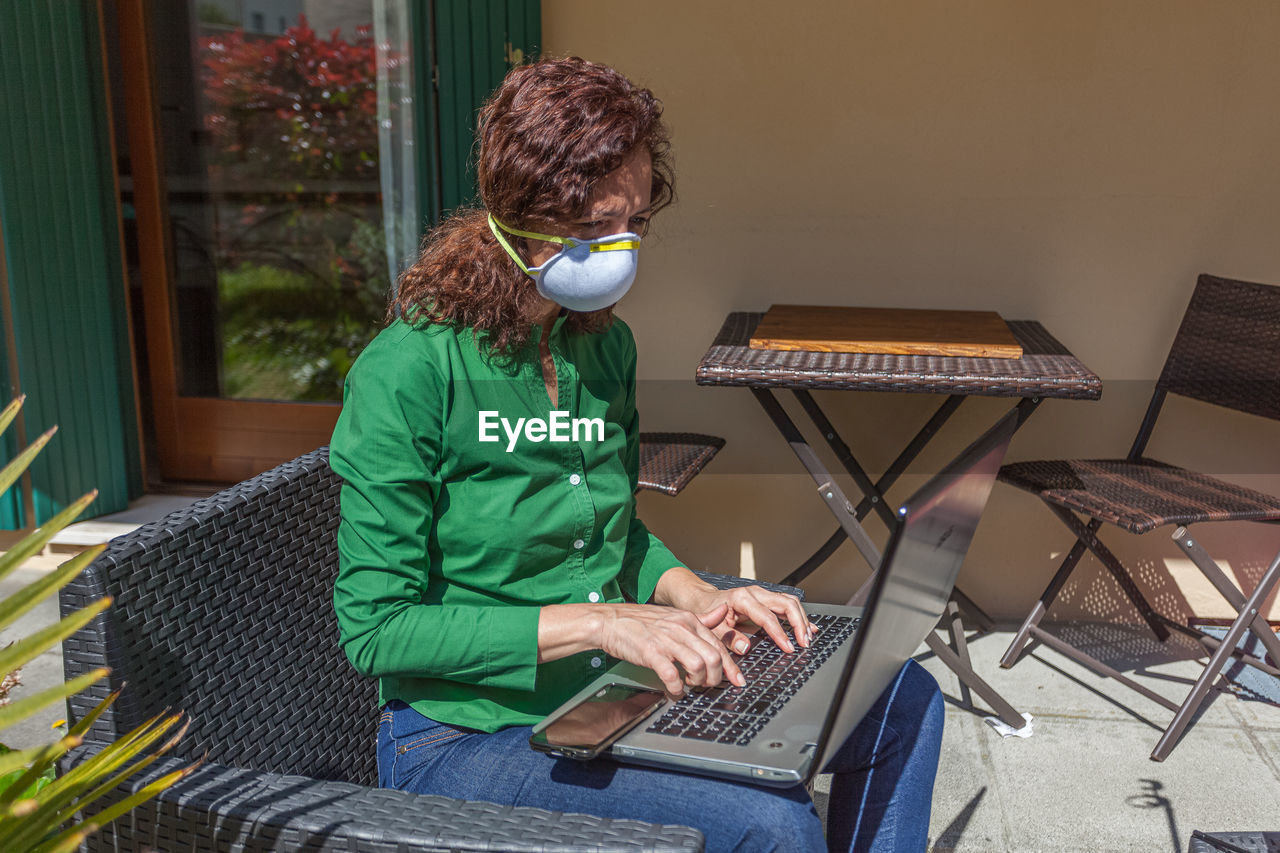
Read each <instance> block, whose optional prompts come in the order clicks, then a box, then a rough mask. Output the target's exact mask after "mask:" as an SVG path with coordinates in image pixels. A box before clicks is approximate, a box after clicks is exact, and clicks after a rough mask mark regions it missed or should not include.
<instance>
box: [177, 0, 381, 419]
mask: <svg viewBox="0 0 1280 853" xmlns="http://www.w3.org/2000/svg"><path fill="white" fill-rule="evenodd" d="M303 8H304V3H303V2H301V0H295V1H294V2H288V0H199V2H197V1H196V0H188V2H187V3H186V4H178V3H173V4H170V3H161V4H155V5H154V6H153V9H154V14H155V20H154V22H153V25H154V27H155V29H154V32H155V33H156V42H157V44H156V49H157V54H158V57H159V61H158V73H157V77H158V79H157V81H156V82H157V87H158V90H159V93H160V98H161V113H160V114H161V124H162V128H161V132H162V145H163V150H164V158H165V171H166V181H167V189H168V193H169V196H168V204H169V216H170V225H171V235H172V244H173V252H174V265H175V282H174V304H175V317H174V324H175V328H176V330H177V335H178V340H179V353H178V361H179V393H180V394H181V395H183V396H204V397H226V398H241V399H273V400H311V401H337V400H341V396H342V379H343V377H344V376H345V375H346V372H347V369H348V368H349V367H350V364H351V361H352V360H353V359H354V358H355V356H356V355H357V354H358V353H359V351H360V350H361V349H362V348H363V346H364V345H365V343H367V342H368V341H369V340H370V339H371V338H372V336H373V335H374V334H376V332H377V330H378V329H379V328H380V322H381V318H382V316H383V312H384V310H385V307H386V295H387V292H388V288H389V282H388V275H387V263H386V257H387V255H386V245H385V240H384V236H383V223H382V207H381V194H380V189H379V176H378V128H377V74H376V51H375V47H374V39H373V32H372V20H373V2H372V0H344V2H335V3H324V4H320V3H306V4H305V8H306V9H307V12H308V13H309V17H308V15H304V14H303V11H302V10H303ZM166 42H167V44H166Z"/></svg>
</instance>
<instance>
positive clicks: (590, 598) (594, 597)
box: [587, 592, 600, 604]
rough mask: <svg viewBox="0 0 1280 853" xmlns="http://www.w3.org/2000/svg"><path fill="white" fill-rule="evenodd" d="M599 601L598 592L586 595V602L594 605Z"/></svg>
mask: <svg viewBox="0 0 1280 853" xmlns="http://www.w3.org/2000/svg"><path fill="white" fill-rule="evenodd" d="M599 600H600V593H598V592H593V593H590V594H588V595H587V601H590V602H591V603H592V604H595V603H596V602H597V601H599Z"/></svg>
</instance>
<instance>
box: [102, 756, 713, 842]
mask: <svg viewBox="0 0 1280 853" xmlns="http://www.w3.org/2000/svg"><path fill="white" fill-rule="evenodd" d="M180 766H181V762H180V761H178V760H176V759H161V760H160V761H158V762H157V763H156V764H155V765H153V766H152V767H149V768H147V770H146V771H145V772H144V773H142V774H139V779H138V780H136V781H135V782H134V783H133V784H134V785H135V786H138V785H141V784H144V783H145V782H147V781H149V780H152V779H154V778H156V777H158V776H159V775H160V774H161V773H164V772H170V771H173V770H176V769H178V768H179V767H180ZM113 836H114V838H113ZM113 843H114V844H116V845H118V846H112V845H113ZM89 848H90V849H91V850H102V851H144V850H145V851H153V850H154V851H175V853H176V851H183V853H188V851H190V853H214V851H217V853H226V852H227V851H237V852H238V851H245V852H246V853H257V851H312V850H316V851H319V850H324V851H338V850H341V851H349V852H350V853H357V851H358V853H383V851H386V853H391V851H396V852H397V853H407V851H472V850H474V851H496V850H502V851H518V853H543V852H544V851H563V853H586V851H619V853H622V851H627V853H641V851H670V853H675V852H676V851H682V853H689V851H700V850H702V849H703V842H702V835H701V833H699V832H697V831H696V830H693V829H690V828H688V827H681V826H660V825H655V824H647V823H641V822H640V821H619V820H605V819H602V818H598V817H593V816H591V815H583V814H562V813H558V812H549V811H544V810H542V809H532V808H513V807H509V806H499V805H495V804H493V803H483V802H473V801H464V800H454V799H449V798H446V797H435V796H419V795H416V794H406V793H404V792H402V791H393V790H386V789H376V788H366V787H363V786H360V785H352V784H350V783H347V782H316V781H314V780H312V779H307V778H305V777H302V776H278V775H275V774H269V773H259V772H256V771H250V770H241V769H236V768H230V767H218V766H211V767H207V768H202V769H201V770H200V771H198V773H197V774H196V775H195V776H194V777H192V778H191V779H190V780H187V781H184V782H181V783H179V784H178V785H176V786H174V787H173V788H170V789H169V790H167V791H164V792H162V793H161V794H160V796H159V797H158V798H157V799H155V800H153V801H151V802H148V803H144V804H143V805H141V806H138V807H136V808H134V809H133V810H132V811H130V812H129V813H128V814H127V815H125V816H124V817H121V818H118V819H117V820H116V821H115V822H114V823H112V824H111V825H110V827H109V828H108V830H107V831H106V833H105V834H100V835H98V836H94V837H93V838H92V839H91V843H90V845H89Z"/></svg>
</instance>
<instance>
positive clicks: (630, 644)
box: [538, 604, 746, 696]
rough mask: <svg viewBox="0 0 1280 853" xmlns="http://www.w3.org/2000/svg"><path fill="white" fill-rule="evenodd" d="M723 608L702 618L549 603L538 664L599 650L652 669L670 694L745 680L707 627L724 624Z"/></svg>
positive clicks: (653, 608)
mask: <svg viewBox="0 0 1280 853" xmlns="http://www.w3.org/2000/svg"><path fill="white" fill-rule="evenodd" d="M727 612H728V611H727V608H725V607H717V608H713V609H712V610H710V611H709V612H707V613H705V614H703V615H702V616H701V618H699V617H698V616H696V615H694V614H693V613H691V612H689V611H688V610H678V609H676V608H674V607H661V606H658V605H655V604H552V605H548V606H546V607H543V608H542V610H541V612H540V614H539V617H538V661H539V662H540V663H541V662H543V661H549V660H556V659H558V658H562V657H567V656H569V655H571V654H577V653H579V652H584V651H587V650H589V649H602V650H603V651H604V652H606V653H607V654H610V655H612V656H613V657H616V658H619V659H621V660H625V661H628V662H629V663H634V664H636V665H637V666H643V667H646V668H647V669H651V670H653V671H654V673H656V674H657V676H658V678H660V679H661V680H662V684H663V686H664V687H665V688H666V690H667V692H668V693H670V694H671V695H672V696H679V695H680V694H682V693H683V692H684V687H685V685H686V684H688V685H689V686H691V687H714V686H715V685H717V684H719V683H720V682H721V681H722V680H723V679H725V678H727V679H729V681H731V682H733V683H734V684H736V685H738V686H739V687H741V686H742V685H743V684H745V683H746V682H745V681H744V680H743V678H742V672H741V671H740V670H739V669H738V665H737V664H736V663H734V661H733V656H732V655H730V654H729V650H728V649H727V648H725V645H724V643H722V642H721V641H720V640H719V639H718V638H717V637H716V635H715V634H713V633H712V632H711V628H710V626H713V625H719V624H720V623H721V622H723V621H724V619H725V616H726V614H727Z"/></svg>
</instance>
